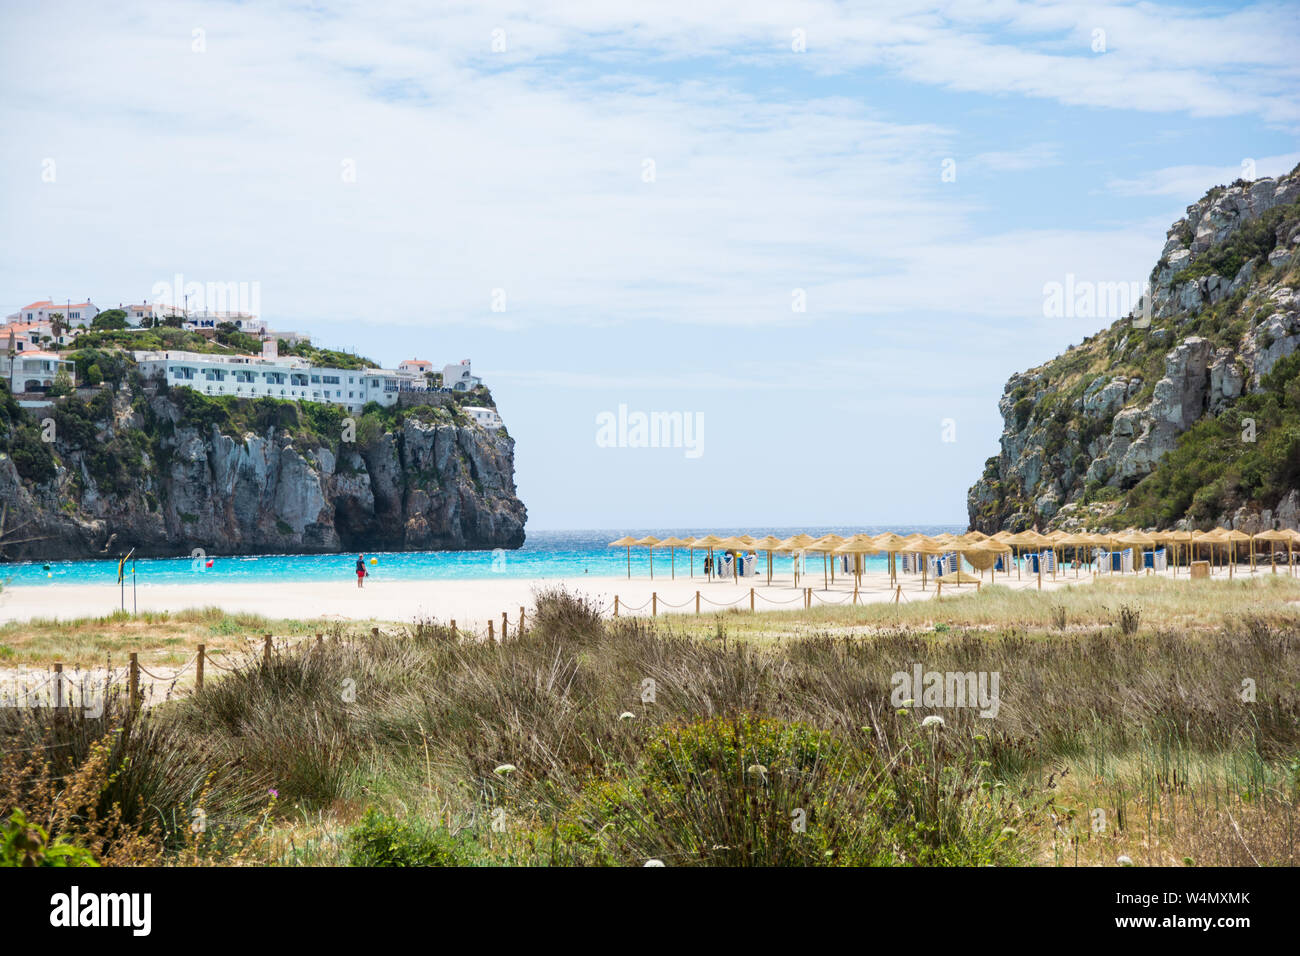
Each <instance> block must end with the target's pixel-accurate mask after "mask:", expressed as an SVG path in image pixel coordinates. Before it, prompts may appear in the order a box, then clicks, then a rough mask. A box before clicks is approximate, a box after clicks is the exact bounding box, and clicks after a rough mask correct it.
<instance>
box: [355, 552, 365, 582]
mask: <svg viewBox="0 0 1300 956" xmlns="http://www.w3.org/2000/svg"><path fill="white" fill-rule="evenodd" d="M365 580H366V556H365V555H364V554H358V555H357V587H359V588H360V587H365Z"/></svg>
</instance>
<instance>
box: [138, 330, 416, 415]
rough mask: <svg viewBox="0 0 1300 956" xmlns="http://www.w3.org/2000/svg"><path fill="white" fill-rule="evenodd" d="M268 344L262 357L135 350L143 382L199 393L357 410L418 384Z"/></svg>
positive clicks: (389, 401) (391, 401)
mask: <svg viewBox="0 0 1300 956" xmlns="http://www.w3.org/2000/svg"><path fill="white" fill-rule="evenodd" d="M276 351H277V350H276V346H275V342H274V341H267V342H265V343H263V349H262V355H261V356H256V355H210V354H207V353H204V352H171V351H168V352H135V353H133V355H134V357H135V360H136V363H137V365H138V366H139V368H140V373H141V374H142V375H143V376H144V377H145V378H153V377H155V376H161V377H162V378H164V379H165V380H166V382H167V384H168V385H184V386H186V387H188V388H192V389H194V390H195V391H197V392H202V393H203V394H204V395H233V396H235V397H237V398H261V397H263V396H270V397H271V398H283V399H290V400H300V401H309V402H329V403H332V404H334V405H342V406H344V407H345V408H347V409H348V411H353V412H356V411H360V410H361V407H362V406H363V405H365V404H366V403H367V402H378V403H379V404H380V405H395V404H397V393H398V392H400V391H403V390H406V389H410V388H412V387H417V388H418V387H421V386H423V385H424V382H423V379H422V378H419V379H418V380H417V376H415V375H413V374H411V373H410V372H400V371H392V370H388V369H378V368H366V369H342V368H319V367H314V366H312V364H311V363H310V362H308V361H307V360H306V359H304V358H298V357H296V356H292V355H288V356H284V357H279V356H278V355H277V354H276Z"/></svg>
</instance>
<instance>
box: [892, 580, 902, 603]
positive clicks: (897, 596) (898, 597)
mask: <svg viewBox="0 0 1300 956" xmlns="http://www.w3.org/2000/svg"><path fill="white" fill-rule="evenodd" d="M902 597H903V586H902V585H901V584H900V585H899V586H898V590H897V591H895V592H894V603H895V604H897V603H898V602H899V601H900V600H901V599H902Z"/></svg>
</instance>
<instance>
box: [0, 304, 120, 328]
mask: <svg viewBox="0 0 1300 956" xmlns="http://www.w3.org/2000/svg"><path fill="white" fill-rule="evenodd" d="M56 313H58V314H60V315H62V316H63V321H64V323H65V324H66V325H69V326H74V325H76V326H86V325H90V323H91V321H92V320H93V319H94V318H95V316H97V315H99V309H98V308H96V307H95V305H94V303H92V302H90V301H89V300H87V301H85V302H72V301H68V302H55V301H53V300H51V299H42V300H41V301H40V302H33V303H31V304H30V305H25V306H23V307H22V308H21V309H19V310H18V311H17V312H15V313H13V315H10V316H8V317H7V321H9V322H11V323H12V322H48V321H50V316H52V315H54V314H56Z"/></svg>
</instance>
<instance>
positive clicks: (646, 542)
mask: <svg viewBox="0 0 1300 956" xmlns="http://www.w3.org/2000/svg"><path fill="white" fill-rule="evenodd" d="M658 544H659V539H658V538H656V537H654V536H653V535H646V536H645V537H644V538H642V539H640V540H639V541H637V542H635V543H634V544H633V547H635V548H645V549H646V552H647V553H648V554H649V555H650V580H651V581H653V580H654V579H655V546H656V545H658Z"/></svg>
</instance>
